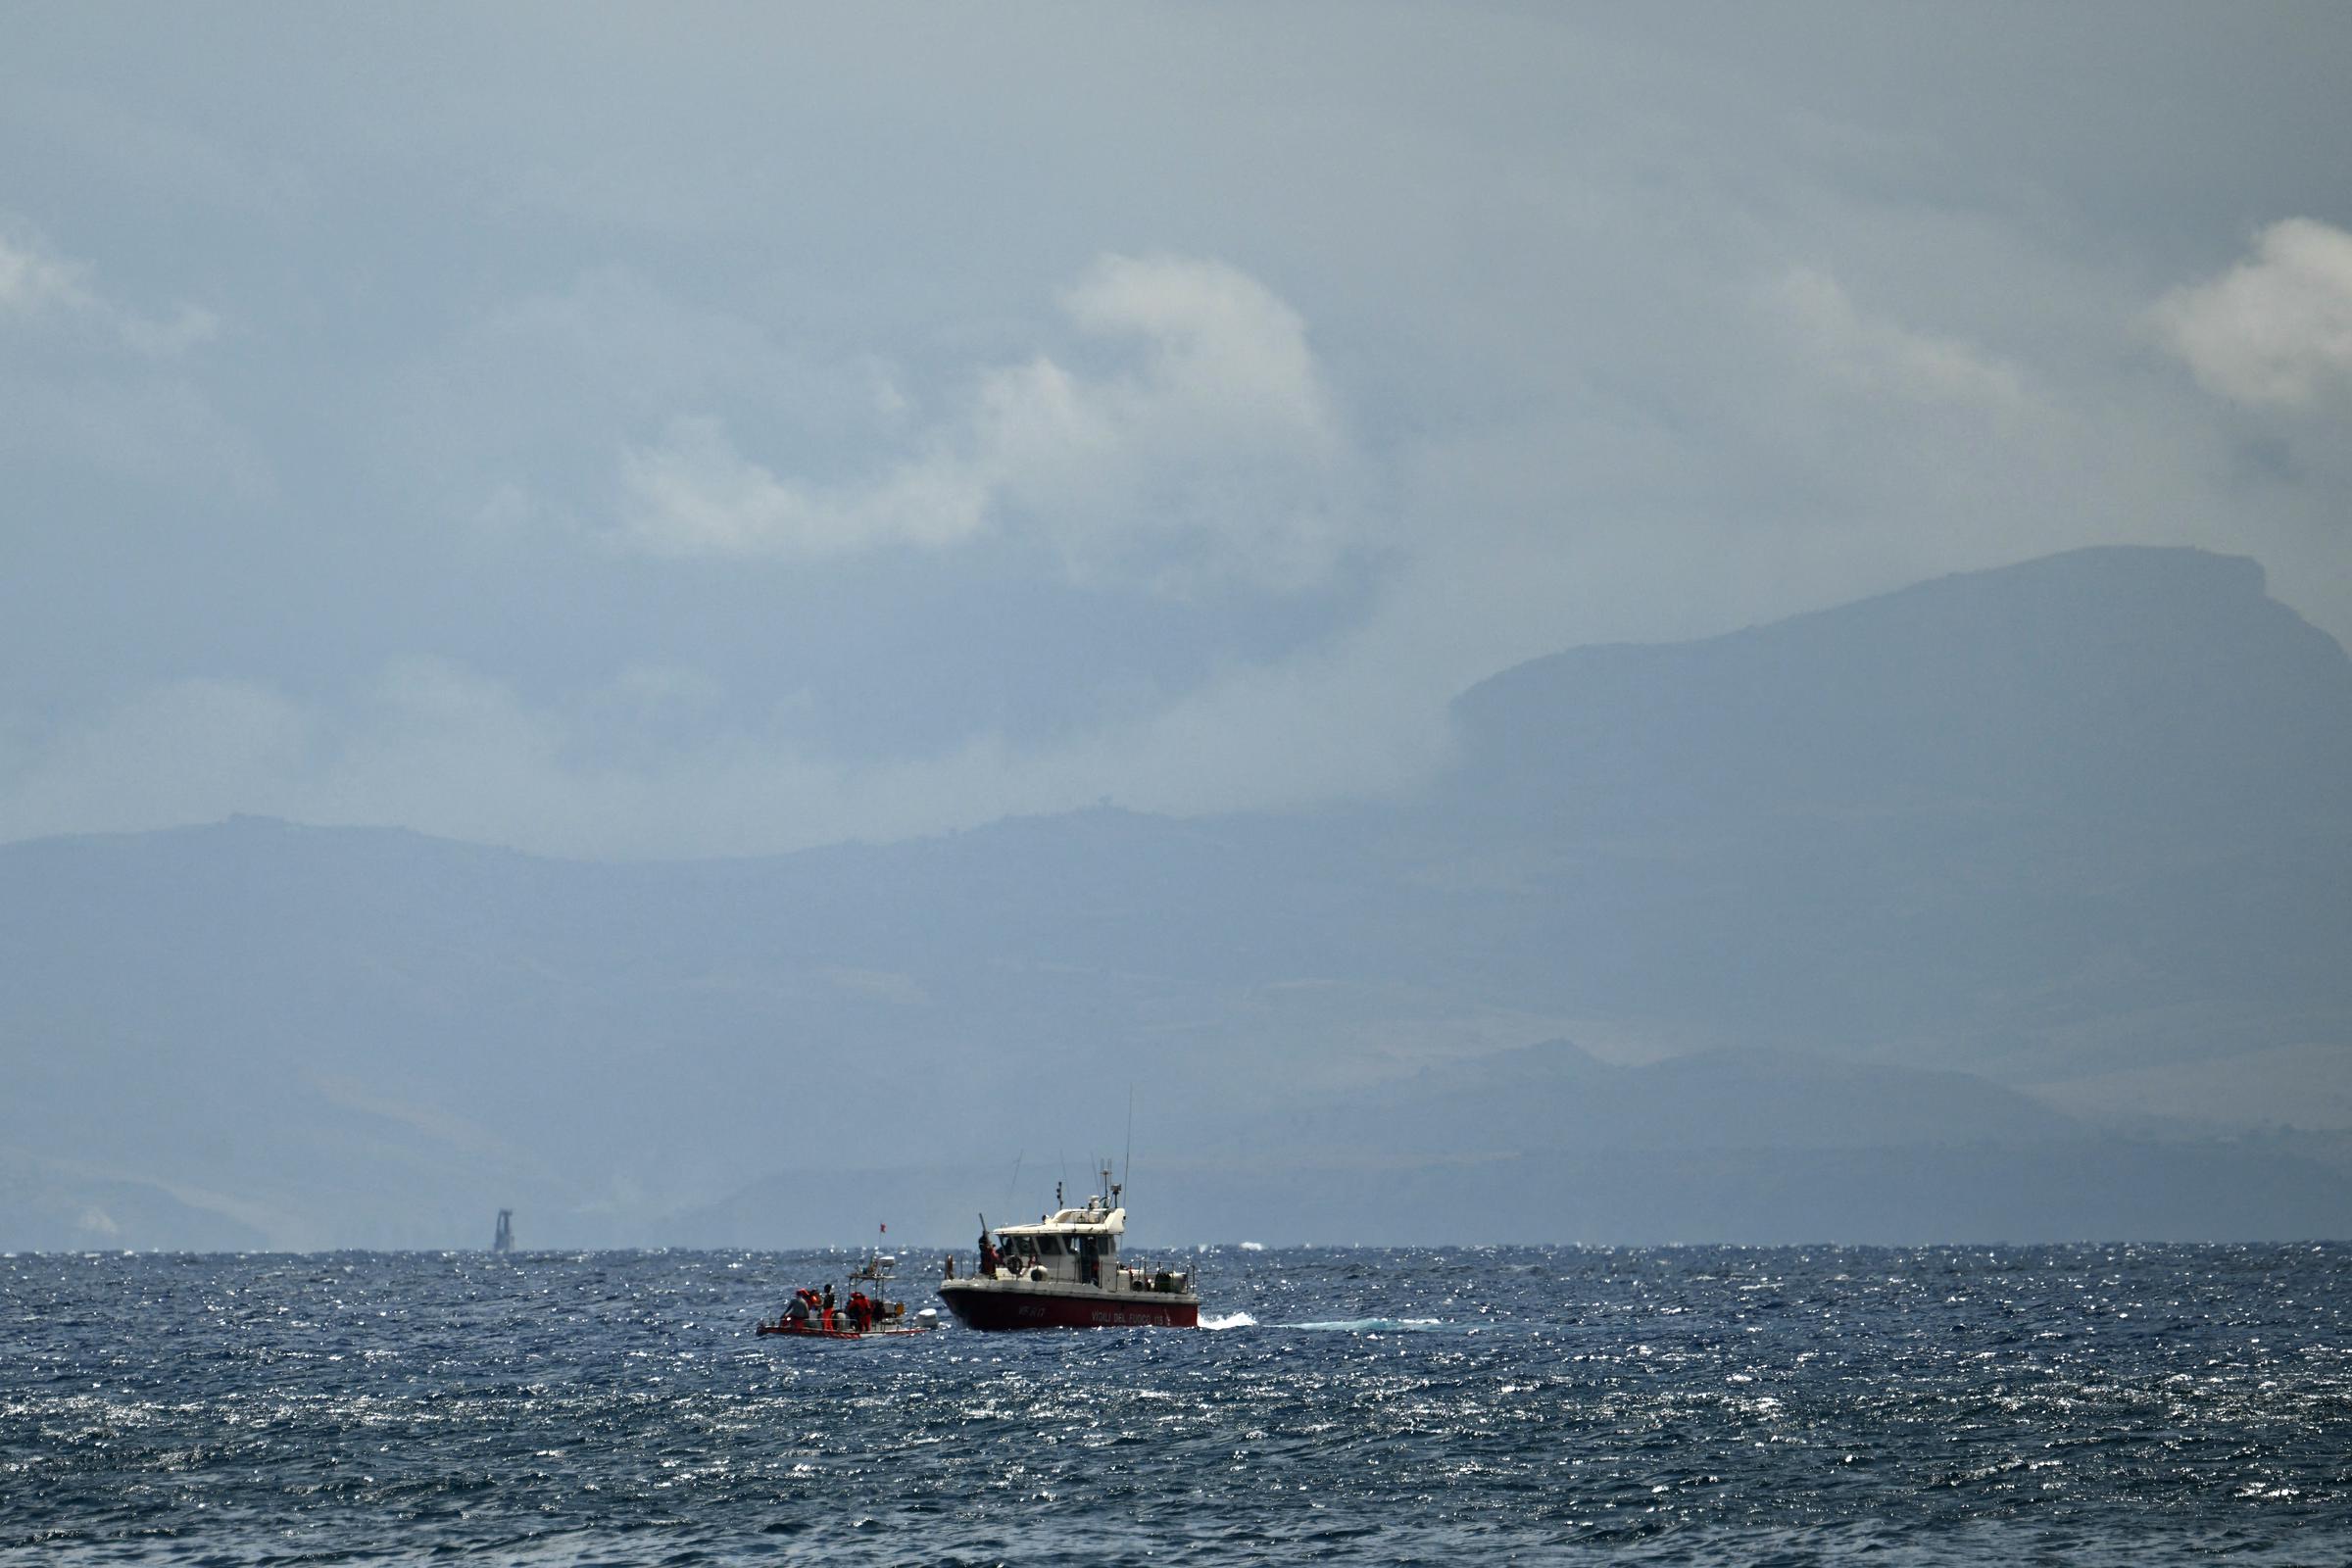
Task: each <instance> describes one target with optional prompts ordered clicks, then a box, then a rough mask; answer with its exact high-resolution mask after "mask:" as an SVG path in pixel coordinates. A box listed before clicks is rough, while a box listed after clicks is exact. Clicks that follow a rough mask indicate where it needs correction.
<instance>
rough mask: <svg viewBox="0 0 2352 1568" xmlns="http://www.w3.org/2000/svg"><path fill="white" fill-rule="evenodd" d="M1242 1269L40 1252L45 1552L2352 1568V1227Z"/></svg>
mask: <svg viewBox="0 0 2352 1568" xmlns="http://www.w3.org/2000/svg"><path fill="white" fill-rule="evenodd" d="M1199 1261H1200V1263H1201V1275H1202V1282H1203V1293H1204V1295H1205V1297H1206V1299H1207V1305H1206V1308H1205V1313H1206V1317H1207V1319H1208V1321H1209V1322H1210V1323H1212V1324H1214V1325H1216V1326H1214V1327H1209V1328H1203V1329H1201V1330H1198V1331H1184V1330H1097V1331H1092V1332H1077V1333H1054V1334H1032V1335H1007V1336H983V1335H977V1334H972V1333H969V1332H964V1331H961V1330H958V1329H956V1328H954V1327H949V1328H946V1329H944V1330H942V1331H941V1332H939V1333H937V1334H933V1335H929V1336H927V1337H922V1338H912V1339H897V1340H889V1341H867V1342H864V1343H854V1344H828V1343H796V1342H791V1341H779V1340H774V1339H760V1338H758V1337H756V1336H754V1335H753V1333H752V1332H751V1331H752V1324H753V1322H754V1320H755V1319H756V1318H757V1317H758V1316H759V1315H760V1313H761V1312H762V1311H763V1310H767V1309H770V1308H772V1306H773V1305H774V1303H775V1302H776V1300H777V1299H778V1298H779V1297H780V1296H781V1295H782V1294H783V1292H784V1290H785V1288H786V1287H787V1286H788V1285H790V1284H793V1283H799V1282H803V1281H814V1280H817V1279H820V1278H823V1277H825V1276H827V1275H831V1276H833V1277H836V1278H838V1277H839V1275H840V1273H841V1270H842V1267H843V1263H844V1259H843V1258H842V1256H840V1255H839V1254H822V1253H817V1254H810V1253H800V1254H768V1253H721V1252H691V1253H675V1252H673V1253H661V1252H633V1253H598V1254H589V1255H572V1254H545V1253H542V1254H524V1255H520V1256H516V1257H515V1258H513V1259H494V1258H491V1257H489V1256H486V1255H482V1254H466V1253H450V1254H429V1253H424V1254H419V1253H406V1254H381V1253H348V1254H327V1255H318V1256H306V1257H284V1256H268V1257H220V1256H207V1257H174V1256H135V1257H134V1256H112V1255H109V1256H87V1257H84V1256H54V1255H53V1256H40V1257H13V1258H0V1556H7V1557H10V1558H23V1559H24V1560H26V1561H31V1560H38V1561H41V1562H44V1563H60V1564H70V1563H87V1562H157V1561H189V1562H195V1561H201V1562H204V1563H207V1564H216V1563H217V1564H232V1563H270V1562H335V1561H369V1560H377V1559H384V1558H411V1557H421V1556H425V1555H452V1554H460V1553H476V1552H478V1553H482V1554H485V1555H487V1556H490V1557H493V1558H495V1559H496V1560H500V1561H512V1562H597V1563H662V1564H687V1563H696V1562H711V1561H744V1560H753V1559H758V1558H762V1557H774V1558H776V1559H779V1560H784V1561H800V1560H814V1559H819V1558H821V1559H823V1560H825V1561H828V1562H851V1563H855V1562H902V1561H910V1560H915V1561H942V1562H990V1561H1000V1560H1011V1561H1021V1562H1070V1563H1102V1562H1128V1561H1146V1560H1163V1561H1164V1560H1174V1559H1181V1558H1191V1559H1193V1560H1196V1561H1203V1562H1246V1561H1265V1560H1280V1561H1291V1560H1299V1559H1306V1558H1317V1557H1331V1558H1342V1559H1356V1560H1403V1561H1428V1562H1439V1561H1445V1562H1464V1561H1476V1560H1486V1561H1494V1560H1503V1559H1509V1558H1514V1557H1516V1558H1530V1557H1541V1558H1547V1559H1556V1558H1568V1559H1575V1558H1579V1557H1583V1556H1587V1555H1591V1556H1593V1557H1600V1556H1606V1557H1607V1558H1608V1559H1610V1560H1612V1561H1635V1562H1653V1561H1693V1562H1722V1561H1735V1562H1739V1561H1746V1562H1757V1561H1777V1562H1803V1561H1809V1560H1814V1559H1816V1558H1838V1559H1841V1560H1842V1559H1847V1558H1853V1557H1870V1558H1876V1559H1878V1560H1882V1561H1893V1562H1915V1561H1926V1562H1942V1561H1951V1562H2003V1563H2006V1562H2015V1561H2020V1560H2035V1559H2039V1560H2051V1561H2065V1562H2088V1563H2103V1562H2114V1563H2137V1562H2144V1561H2148V1560H2150V1559H2151V1558H2152V1557H2166V1558H2177V1557H2181V1556H2188V1555H2213V1556H2220V1557H2224V1558H2227V1559H2231V1560H2246V1561H2263V1562H2329V1561H2345V1560H2352V1334H2348V1333H2347V1330H2348V1329H2352V1324H2348V1323H2347V1303H2348V1302H2352V1289H2348V1282H2352V1249H2347V1248H2343V1247H2333V1246H2331V1247H2323V1248H2310V1247H2303V1248H2270V1247H2259V1248H2258V1247H2230V1248H2220V1247H2213V1248H2207V1247H2150V1248H2082V1249H1995V1250H1985V1249H1966V1250H1961V1249H1954V1250H1888V1249H1827V1248H1824V1249H1781V1250H1735V1249H1713V1248H1695V1249H1677V1250H1569V1249H1562V1250H1507V1249H1506V1250H1462V1251H1452V1250H1445V1251H1431V1250H1395V1251H1374V1250H1270V1251H1241V1250H1222V1251H1211V1252H1209V1253H1208V1254H1206V1255H1204V1256H1202V1257H1201V1258H1200V1259H1199ZM936 1264H937V1258H936V1256H935V1255H931V1254H921V1253H917V1254H912V1255H909V1256H908V1258H907V1264H906V1269H907V1273H909V1274H910V1275H917V1276H924V1277H926V1278H927V1276H928V1275H929V1273H930V1272H932V1271H933V1270H935V1268H936ZM915 1295H916V1304H917V1305H921V1304H926V1303H928V1302H929V1301H930V1300H931V1298H930V1295H929V1292H928V1288H927V1285H926V1286H924V1287H920V1288H918V1290H917V1292H916V1293H915Z"/></svg>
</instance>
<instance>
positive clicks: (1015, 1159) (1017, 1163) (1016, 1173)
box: [1005, 1150, 1028, 1208]
mask: <svg viewBox="0 0 2352 1568" xmlns="http://www.w3.org/2000/svg"><path fill="white" fill-rule="evenodd" d="M1027 1152H1028V1151H1027V1150H1015V1151H1014V1152H1013V1155H1012V1180H1010V1181H1008V1182H1006V1183H1005V1207H1006V1208H1010V1207H1011V1206H1012V1194H1013V1189H1014V1188H1016V1187H1018V1186H1020V1185H1021V1156H1022V1155H1023V1154H1025V1153H1027Z"/></svg>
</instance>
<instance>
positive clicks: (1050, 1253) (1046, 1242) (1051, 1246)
mask: <svg viewBox="0 0 2352 1568" xmlns="http://www.w3.org/2000/svg"><path fill="white" fill-rule="evenodd" d="M1037 1253H1038V1255H1039V1256H1040V1257H1059V1256H1060V1255H1061V1238H1060V1237H1058V1236H1040V1237H1039V1238H1038V1239H1037Z"/></svg>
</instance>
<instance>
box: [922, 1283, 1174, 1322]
mask: <svg viewBox="0 0 2352 1568" xmlns="http://www.w3.org/2000/svg"><path fill="white" fill-rule="evenodd" d="M939 1299H941V1300H942V1301H945V1302H946V1303H947V1305H948V1310H949V1311H951V1312H953V1313H955V1314H956V1321H957V1322H959V1323H961V1324H962V1325H963V1326H964V1327H965V1328H970V1329H981V1330H984V1331H988V1332H991V1333H997V1332H1003V1331H1006V1330H1012V1329H1103V1328H1162V1329H1191V1328H1199V1327H1200V1326H1201V1299H1200V1298H1199V1297H1197V1296H1179V1295H1173V1294H1167V1293H1162V1292H1145V1291H1133V1292H1116V1291H1100V1290H1094V1289H1092V1288H1089V1287H1087V1286H1061V1287H1054V1286H1036V1285H1028V1284H1022V1283H1018V1282H994V1283H992V1282H990V1281H986V1280H946V1281H942V1282H941V1284H940V1287H939Z"/></svg>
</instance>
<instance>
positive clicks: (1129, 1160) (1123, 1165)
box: [1110, 1082, 1135, 1202]
mask: <svg viewBox="0 0 2352 1568" xmlns="http://www.w3.org/2000/svg"><path fill="white" fill-rule="evenodd" d="M1134 1174H1135V1085H1134V1084H1133V1083H1132V1082H1130V1083H1129V1084H1128V1085H1127V1152H1126V1153H1124V1154H1122V1155H1120V1156H1119V1185H1118V1187H1117V1189H1116V1190H1115V1191H1113V1192H1112V1193H1111V1195H1110V1197H1111V1201H1113V1202H1116V1201H1118V1197H1119V1194H1120V1193H1123V1192H1125V1191H1126V1190H1127V1178H1128V1177H1130V1176H1132V1175H1134Z"/></svg>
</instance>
